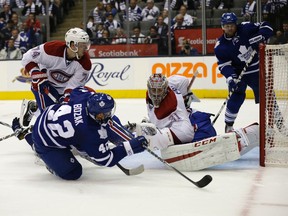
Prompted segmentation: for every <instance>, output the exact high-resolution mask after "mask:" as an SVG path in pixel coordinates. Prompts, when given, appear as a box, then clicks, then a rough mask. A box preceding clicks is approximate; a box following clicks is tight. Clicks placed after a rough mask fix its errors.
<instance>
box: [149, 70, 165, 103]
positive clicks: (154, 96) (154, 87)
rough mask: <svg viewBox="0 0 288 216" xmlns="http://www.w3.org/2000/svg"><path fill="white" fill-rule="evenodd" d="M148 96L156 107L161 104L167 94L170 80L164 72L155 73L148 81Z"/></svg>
mask: <svg viewBox="0 0 288 216" xmlns="http://www.w3.org/2000/svg"><path fill="white" fill-rule="evenodd" d="M147 87H148V96H149V98H150V99H151V101H152V104H153V105H154V106H155V108H158V107H159V106H160V103H161V102H162V100H163V99H164V98H165V96H166V95H167V89H168V80H167V78H166V77H165V76H164V75H162V74H153V75H151V76H150V77H149V79H148V81H147Z"/></svg>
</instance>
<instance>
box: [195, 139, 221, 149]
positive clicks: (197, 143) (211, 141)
mask: <svg viewBox="0 0 288 216" xmlns="http://www.w3.org/2000/svg"><path fill="white" fill-rule="evenodd" d="M216 140H217V138H216V137H213V138H210V139H206V140H202V141H199V142H196V143H195V144H194V146H195V147H199V146H203V145H207V144H210V143H214V142H216Z"/></svg>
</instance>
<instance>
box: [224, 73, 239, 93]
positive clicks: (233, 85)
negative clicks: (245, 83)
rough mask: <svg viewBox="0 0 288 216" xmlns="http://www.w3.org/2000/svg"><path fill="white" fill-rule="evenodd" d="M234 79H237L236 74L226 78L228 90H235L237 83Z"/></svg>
mask: <svg viewBox="0 0 288 216" xmlns="http://www.w3.org/2000/svg"><path fill="white" fill-rule="evenodd" d="M236 80H237V75H236V74H232V75H231V76H229V77H228V78H227V80H226V82H227V84H228V88H229V92H237V89H238V84H237V83H236Z"/></svg>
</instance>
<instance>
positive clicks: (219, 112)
mask: <svg viewBox="0 0 288 216" xmlns="http://www.w3.org/2000/svg"><path fill="white" fill-rule="evenodd" d="M255 54H256V51H255V50H253V52H252V53H251V56H250V58H249V59H248V60H247V62H246V64H245V66H244V68H243V69H242V71H241V73H240V75H239V77H238V78H237V79H236V81H235V83H236V85H237V84H238V83H239V82H240V81H241V79H242V77H243V75H244V73H245V71H246V70H247V68H248V66H249V64H250V63H251V62H252V60H253V58H254V55H255ZM233 92H234V91H229V94H228V96H227V97H226V99H225V101H224V103H223V104H222V106H221V108H220V110H219V111H218V113H217V114H216V115H215V118H214V119H213V121H212V125H214V124H215V122H216V121H217V119H218V118H219V116H220V114H221V112H222V110H223V109H224V107H225V105H226V104H227V102H228V100H229V99H230V97H231V95H232V94H233Z"/></svg>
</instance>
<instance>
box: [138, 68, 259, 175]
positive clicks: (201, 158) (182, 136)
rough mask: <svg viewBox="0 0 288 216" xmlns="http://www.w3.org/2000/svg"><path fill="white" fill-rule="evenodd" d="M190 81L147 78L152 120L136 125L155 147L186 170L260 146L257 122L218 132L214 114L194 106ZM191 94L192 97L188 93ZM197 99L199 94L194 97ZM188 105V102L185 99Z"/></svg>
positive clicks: (222, 159)
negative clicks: (213, 120) (213, 122)
mask: <svg viewBox="0 0 288 216" xmlns="http://www.w3.org/2000/svg"><path fill="white" fill-rule="evenodd" d="M188 86H189V80H188V79H187V78H186V77H183V76H178V75H176V76H171V77H169V78H168V79H167V78H166V77H165V76H164V75H162V74H153V75H151V76H150V77H149V79H148V81H147V87H148V90H147V93H146V104H147V111H148V117H149V119H148V121H147V122H142V123H139V124H136V127H135V131H136V134H137V135H138V136H139V135H143V136H144V137H145V138H146V139H147V141H148V144H149V148H151V149H159V150H161V155H162V158H163V159H165V160H166V161H167V162H169V163H171V164H172V165H173V166H174V167H176V168H177V169H179V170H182V171H192V170H200V169H204V168H207V167H211V166H215V165H219V164H223V163H225V162H229V161H233V160H237V159H239V158H240V157H241V155H243V154H245V153H246V152H248V151H249V150H251V149H252V148H254V147H256V146H258V145H259V126H258V124H257V123H255V124H252V125H250V126H247V127H245V128H240V129H237V130H234V131H232V132H230V133H225V134H223V135H216V131H215V129H214V127H213V125H212V124H211V120H210V116H211V114H209V113H205V112H200V111H197V110H195V109H193V108H190V103H191V101H193V98H192V100H191V99H190V100H189V99H188V100H187V98H186V97H187V95H190V97H191V95H193V94H189V92H190V89H189V88H188ZM188 97H189V96H188ZM194 100H195V96H194ZM184 101H185V102H186V104H185V102H184Z"/></svg>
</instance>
